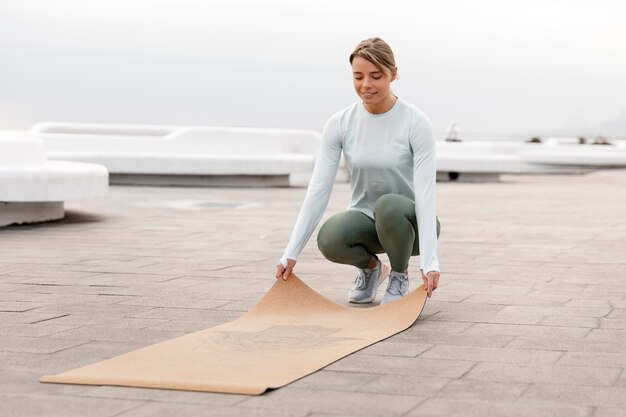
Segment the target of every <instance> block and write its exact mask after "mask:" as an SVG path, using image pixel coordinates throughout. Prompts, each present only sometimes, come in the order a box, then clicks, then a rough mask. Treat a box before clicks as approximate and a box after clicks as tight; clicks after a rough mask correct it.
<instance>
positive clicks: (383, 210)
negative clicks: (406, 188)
mask: <svg viewBox="0 0 626 417" xmlns="http://www.w3.org/2000/svg"><path fill="white" fill-rule="evenodd" d="M406 200H408V199H407V198H406V197H404V196H401V195H398V194H385V195H384V196H382V197H380V198H379V199H378V200H376V203H375V204H374V218H375V219H376V220H382V219H386V218H394V217H397V216H398V215H401V214H402V213H403V210H404V207H403V206H404V205H406ZM409 201H410V200H409Z"/></svg>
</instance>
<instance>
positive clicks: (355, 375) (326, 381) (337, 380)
mask: <svg viewBox="0 0 626 417" xmlns="http://www.w3.org/2000/svg"><path fill="white" fill-rule="evenodd" d="M380 377H381V375H379V374H374V373H368V372H366V371H364V372H337V371H329V370H326V369H322V370H321V371H318V372H315V373H313V374H311V375H307V376H305V377H304V378H301V379H299V380H297V381H295V382H292V383H291V384H290V385H289V386H290V387H292V388H304V389H322V390H337V391H358V390H359V388H361V387H362V386H363V385H366V384H368V383H370V382H371V381H373V380H375V379H378V378H380Z"/></svg>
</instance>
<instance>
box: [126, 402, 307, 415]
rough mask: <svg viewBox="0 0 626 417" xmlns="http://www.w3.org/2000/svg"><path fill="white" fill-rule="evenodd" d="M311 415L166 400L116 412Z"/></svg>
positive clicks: (279, 410) (291, 411)
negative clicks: (169, 401) (174, 402)
mask: <svg viewBox="0 0 626 417" xmlns="http://www.w3.org/2000/svg"><path fill="white" fill-rule="evenodd" d="M268 415H271V416H275V417H309V416H310V414H309V412H308V411H306V410H304V409H300V410H298V409H297V408H294V409H292V410H282V409H276V408H272V409H269V410H268V409H253V408H252V409H251V408H237V407H224V406H222V407H219V406H218V407H216V406H213V405H211V406H207V405H197V404H184V403H177V404H172V403H165V402H151V403H144V404H143V405H141V406H139V407H137V408H134V409H131V410H128V411H125V412H123V413H121V414H116V415H115V417H154V416H176V417H198V416H211V417H242V416H246V417H248V416H249V417H265V416H268Z"/></svg>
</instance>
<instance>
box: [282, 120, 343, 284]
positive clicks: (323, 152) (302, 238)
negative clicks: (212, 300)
mask: <svg viewBox="0 0 626 417" xmlns="http://www.w3.org/2000/svg"><path fill="white" fill-rule="evenodd" d="M340 159H341V129H340V119H339V117H337V116H335V117H332V118H331V119H330V120H329V121H328V122H327V123H326V126H324V130H323V132H322V142H321V145H320V151H319V153H318V156H317V160H316V161H315V168H314V169H313V175H312V177H311V181H310V183H309V187H308V190H307V193H306V197H305V198H304V202H303V203H302V208H301V209H300V214H298V219H297V220H296V224H295V226H294V228H293V231H292V232H291V238H290V239H289V244H288V245H287V248H286V249H285V253H284V254H283V257H282V258H281V259H280V265H278V270H277V273H276V278H279V272H281V273H284V272H285V271H286V272H287V273H286V274H283V275H282V277H283V279H287V277H288V275H289V273H290V272H291V269H293V265H295V262H293V263H291V262H290V265H289V266H290V267H289V268H288V264H287V261H288V260H293V261H296V260H297V258H298V255H299V254H300V252H301V251H302V249H304V246H305V245H306V243H307V242H308V240H309V238H310V237H311V234H312V233H313V231H314V230H315V227H316V226H317V224H318V223H319V221H320V220H321V218H322V216H323V215H324V211H325V210H326V207H327V206H328V201H329V200H330V194H331V191H332V188H333V184H334V183H335V178H336V176H337V170H338V168H339V161H340ZM280 266H282V271H281V268H280ZM285 268H287V270H285ZM285 275H286V276H285Z"/></svg>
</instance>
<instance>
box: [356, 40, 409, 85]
mask: <svg viewBox="0 0 626 417" xmlns="http://www.w3.org/2000/svg"><path fill="white" fill-rule="evenodd" d="M356 57H361V58H363V59H366V60H368V61H369V62H371V63H372V64H374V65H375V66H376V68H378V69H379V70H381V71H382V72H383V73H384V74H387V75H388V76H391V75H396V71H397V68H396V59H395V58H394V56H393V51H392V50H391V47H390V46H389V44H387V42H385V41H384V40H382V39H380V38H369V39H364V40H362V41H361V42H359V44H358V45H357V46H356V48H354V51H353V52H352V54H350V65H352V61H354V58H356Z"/></svg>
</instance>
